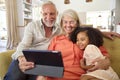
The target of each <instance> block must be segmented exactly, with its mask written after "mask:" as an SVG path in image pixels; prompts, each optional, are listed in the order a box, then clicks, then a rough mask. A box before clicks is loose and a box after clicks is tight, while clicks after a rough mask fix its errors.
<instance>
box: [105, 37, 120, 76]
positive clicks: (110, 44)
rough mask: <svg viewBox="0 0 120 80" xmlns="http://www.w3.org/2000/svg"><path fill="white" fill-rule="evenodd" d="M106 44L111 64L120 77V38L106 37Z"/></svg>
mask: <svg viewBox="0 0 120 80" xmlns="http://www.w3.org/2000/svg"><path fill="white" fill-rule="evenodd" d="M104 46H105V47H106V49H107V51H108V53H109V54H110V60H111V66H112V68H113V69H114V71H115V72H116V73H117V74H118V76H119V77H120V38H117V37H115V38H114V40H110V39H107V38H104Z"/></svg>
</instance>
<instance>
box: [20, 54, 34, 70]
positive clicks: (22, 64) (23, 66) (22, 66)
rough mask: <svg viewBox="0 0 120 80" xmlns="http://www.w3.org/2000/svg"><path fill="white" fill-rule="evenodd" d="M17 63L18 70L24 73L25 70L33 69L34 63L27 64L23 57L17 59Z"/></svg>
mask: <svg viewBox="0 0 120 80" xmlns="http://www.w3.org/2000/svg"><path fill="white" fill-rule="evenodd" d="M18 61H19V68H20V70H21V71H22V72H24V71H25V70H27V69H31V68H34V63H33V62H27V61H26V59H25V57H24V56H20V57H18Z"/></svg>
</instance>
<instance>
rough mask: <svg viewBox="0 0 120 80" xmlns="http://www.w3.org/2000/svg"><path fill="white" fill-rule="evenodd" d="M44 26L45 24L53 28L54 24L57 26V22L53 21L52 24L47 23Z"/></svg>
mask: <svg viewBox="0 0 120 80" xmlns="http://www.w3.org/2000/svg"><path fill="white" fill-rule="evenodd" d="M44 24H45V25H46V26H47V27H53V26H54V24H55V21H53V22H52V23H50V22H45V23H44Z"/></svg>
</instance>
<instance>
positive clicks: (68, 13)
mask: <svg viewBox="0 0 120 80" xmlns="http://www.w3.org/2000/svg"><path fill="white" fill-rule="evenodd" d="M64 16H70V17H71V18H73V19H74V20H75V21H77V26H79V25H80V19H79V17H78V14H77V12H76V11H74V10H72V9H67V10H65V11H64V12H63V14H62V16H61V19H60V26H62V19H63V18H64Z"/></svg>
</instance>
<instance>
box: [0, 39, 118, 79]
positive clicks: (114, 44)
mask: <svg viewBox="0 0 120 80" xmlns="http://www.w3.org/2000/svg"><path fill="white" fill-rule="evenodd" d="M104 46H105V47H106V49H107V50H108V53H109V54H110V60H111V66H112V68H113V69H114V70H115V71H116V73H117V74H118V76H119V77H120V63H119V62H120V39H119V38H115V39H114V40H113V41H112V40H110V39H107V38H104ZM14 52H15V50H8V51H6V52H2V53H0V78H3V76H4V75H5V73H6V71H7V69H8V67H9V64H10V62H11V60H12V59H11V54H13V53H14Z"/></svg>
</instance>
